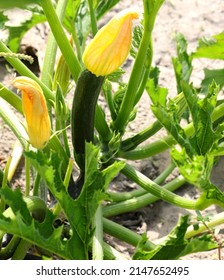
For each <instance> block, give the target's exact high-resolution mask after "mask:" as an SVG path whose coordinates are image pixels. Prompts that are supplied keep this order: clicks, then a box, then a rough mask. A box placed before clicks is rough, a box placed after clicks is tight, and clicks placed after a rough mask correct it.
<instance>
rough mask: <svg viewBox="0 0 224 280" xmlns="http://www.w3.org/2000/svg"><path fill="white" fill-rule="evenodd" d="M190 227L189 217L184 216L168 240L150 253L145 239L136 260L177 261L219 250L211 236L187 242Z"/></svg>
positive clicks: (135, 257)
mask: <svg viewBox="0 0 224 280" xmlns="http://www.w3.org/2000/svg"><path fill="white" fill-rule="evenodd" d="M188 226H189V223H188V216H183V217H181V218H180V219H179V222H178V223H177V225H176V226H175V227H174V229H173V230H172V231H171V232H170V233H169V235H168V236H167V237H166V239H165V240H164V241H163V242H162V243H161V244H159V245H157V246H156V248H155V249H153V250H152V251H150V252H147V251H144V250H143V248H144V244H145V242H146V240H145V239H143V240H142V242H140V244H139V246H138V248H137V251H136V252H135V254H134V255H133V259H134V260H177V259H179V258H180V257H183V256H185V255H187V254H190V253H196V252H201V251H207V250H210V249H214V248H217V244H216V242H214V241H213V239H212V237H211V236H209V235H203V236H202V237H199V238H197V237H196V238H192V239H190V240H186V239H185V238H184V236H185V233H186V230H187V228H188Z"/></svg>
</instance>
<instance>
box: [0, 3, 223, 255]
mask: <svg viewBox="0 0 224 280" xmlns="http://www.w3.org/2000/svg"><path fill="white" fill-rule="evenodd" d="M124 8H134V9H136V10H138V11H142V1H140V0H132V1H128V0H122V1H120V3H119V5H118V6H117V7H116V8H114V9H113V11H112V12H111V13H109V14H108V15H107V16H105V18H104V19H103V22H107V21H108V19H109V18H110V17H111V16H112V15H113V14H115V13H117V12H118V11H120V10H122V9H124ZM20 15H21V13H20V12H19V11H17V16H20ZM103 22H102V23H103ZM102 23H101V24H102ZM223 26H224V2H223V1H222V0H216V1H213V0H207V1H203V0H188V1H184V0H167V1H165V4H164V5H163V7H162V8H161V10H160V12H159V17H158V18H157V21H156V24H155V29H154V32H153V43H154V58H153V65H157V66H158V67H159V68H160V71H161V74H160V84H161V86H164V87H167V88H168V89H169V95H170V96H174V95H175V91H176V87H175V78H174V72H173V70H172V62H171V57H172V56H175V51H176V46H175V42H174V39H173V38H174V33H175V32H176V31H178V32H181V33H183V34H184V36H185V37H186V39H187V40H188V42H189V51H190V52H191V51H193V50H194V49H195V48H196V46H197V41H198V38H200V37H202V36H212V35H214V34H218V33H220V32H222V31H223ZM48 30H49V29H48V27H47V26H46V25H39V26H38V27H36V28H34V29H32V30H31V31H30V32H29V33H28V34H26V36H25V37H24V39H23V43H24V44H29V45H30V44H31V45H32V46H34V47H35V48H36V49H37V50H38V58H39V62H40V66H42V62H43V57H44V49H45V45H46V41H47V35H48ZM130 65H131V60H128V61H127V63H126V67H127V69H129V67H130ZM206 66H209V67H210V68H212V67H216V66H218V67H223V65H222V64H220V62H211V61H206V60H197V61H194V71H193V75H192V81H193V82H194V84H196V85H197V84H199V82H200V80H201V79H202V77H203V67H206ZM127 75H128V74H127ZM11 79H12V74H9V73H8V72H7V71H6V69H5V68H3V67H1V71H0V80H1V81H3V83H5V84H6V85H10V81H11ZM152 121H153V115H152V113H151V111H150V102H149V98H148V96H147V95H146V94H145V95H144V96H143V98H142V100H141V102H140V104H139V105H138V114H137V118H136V120H135V121H134V122H133V123H131V124H130V126H129V134H134V133H135V132H137V131H139V130H141V129H143V128H145V127H147V126H148V125H149V124H150V123H151V122H152ZM0 128H1V130H0V166H1V167H3V166H4V164H5V161H6V159H7V156H8V155H9V153H11V151H12V147H13V145H14V141H15V138H14V136H13V135H12V133H11V132H10V130H9V129H8V127H7V126H5V125H4V123H3V122H2V120H0ZM164 134H165V132H164V131H162V132H160V133H157V134H156V135H155V136H154V137H153V138H152V139H151V141H152V140H154V139H159V138H161V137H163V135H164ZM169 162H170V159H169V152H165V153H163V154H160V155H158V156H156V157H154V158H152V159H149V160H144V161H136V162H134V165H135V166H136V168H137V169H139V170H141V171H142V172H144V174H146V175H147V176H149V177H150V178H151V179H153V178H155V176H156V175H158V174H159V173H160V172H161V171H162V170H163V169H164V168H165V167H166V166H167V165H168V164H169ZM20 168H22V165H20ZM20 172H21V174H23V171H22V169H20ZM176 174H177V171H175V172H174V174H173V175H172V176H176ZM22 178H23V176H20V177H17V178H14V184H17V185H19V184H22V180H23V179H22ZM169 179H170V178H169ZM212 180H213V182H214V183H215V184H217V185H218V186H219V187H220V188H221V189H222V190H223V191H224V183H223V182H224V181H223V180H224V173H223V160H222V159H221V160H220V162H219V163H218V165H217V166H215V168H214V172H213V175H212ZM112 187H114V188H117V189H119V188H121V189H125V188H129V189H130V188H135V187H136V186H135V185H134V184H132V183H131V182H130V181H128V180H126V179H125V178H124V177H122V176H118V178H117V180H116V181H115V182H113V186H112ZM177 193H178V194H180V195H183V196H186V197H189V198H192V199H195V198H196V197H197V195H198V193H197V191H196V190H195V189H194V188H192V187H191V186H187V185H186V186H183V187H182V188H181V189H180V190H178V191H177ZM220 211H221V209H220V208H218V207H210V208H209V209H208V210H207V211H206V212H209V213H218V212H220ZM188 213H189V211H187V210H184V209H180V208H178V207H175V206H172V205H170V204H168V203H165V202H162V201H160V202H156V203H154V204H153V205H150V206H147V207H144V208H143V209H141V210H139V211H136V212H134V213H130V214H123V215H122V216H120V217H117V220H119V222H120V223H121V224H123V225H125V226H127V227H130V228H132V229H134V230H136V231H138V232H141V233H142V232H144V231H146V232H147V236H148V237H149V239H150V240H151V241H154V240H156V239H159V238H162V237H163V236H165V235H166V234H168V233H169V231H170V230H171V229H172V228H173V226H175V224H176V222H177V221H178V219H179V217H180V216H181V215H185V214H188ZM190 213H193V212H190ZM193 214H194V213H193ZM219 237H220V238H223V237H224V227H221V229H220V232H219ZM110 242H111V243H112V244H114V245H115V246H116V247H117V248H118V249H119V250H121V251H122V252H124V253H126V254H129V253H131V252H132V250H133V248H132V247H130V246H127V244H123V243H119V244H117V243H116V242H117V241H116V240H114V239H112V240H110ZM223 255H224V252H223ZM185 259H217V251H212V252H209V253H208V252H206V253H199V254H193V255H191V256H187V257H185Z"/></svg>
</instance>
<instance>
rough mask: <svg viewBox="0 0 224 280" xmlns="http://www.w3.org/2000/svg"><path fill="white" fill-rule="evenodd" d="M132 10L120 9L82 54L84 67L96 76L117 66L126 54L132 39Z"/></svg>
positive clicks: (134, 14)
mask: <svg viewBox="0 0 224 280" xmlns="http://www.w3.org/2000/svg"><path fill="white" fill-rule="evenodd" d="M137 18H138V13H136V12H134V11H122V12H121V13H119V14H118V15H116V16H115V17H113V18H112V19H111V20H110V21H109V22H108V23H107V24H106V25H105V26H104V27H102V28H101V29H100V30H99V31H98V33H97V34H96V36H95V37H94V38H93V40H92V41H91V42H90V44H89V45H88V46H87V48H86V49H85V52H84V54H83V58H82V59H83V63H84V65H85V67H86V68H87V69H88V70H89V71H90V72H92V73H93V74H95V75H96V76H105V75H108V74H111V73H113V72H114V71H115V70H116V69H117V68H119V67H120V66H121V65H122V64H123V62H124V61H125V59H126V58H127V56H128V53H129V51H130V47H131V40H132V20H133V19H137Z"/></svg>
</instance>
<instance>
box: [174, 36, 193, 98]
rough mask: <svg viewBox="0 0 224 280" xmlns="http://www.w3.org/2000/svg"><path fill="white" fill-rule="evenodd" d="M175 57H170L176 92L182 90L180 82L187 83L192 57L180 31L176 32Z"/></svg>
mask: <svg viewBox="0 0 224 280" xmlns="http://www.w3.org/2000/svg"><path fill="white" fill-rule="evenodd" d="M175 40H176V44H177V57H173V58H172V62H173V67H174V71H175V76H176V82H177V92H178V93H180V92H181V91H182V87H181V83H182V81H185V82H186V83H189V80H190V76H191V73H192V69H193V67H192V58H191V56H189V55H188V53H187V40H186V39H185V38H184V36H183V35H182V34H181V33H176V36H175Z"/></svg>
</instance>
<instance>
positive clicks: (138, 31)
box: [130, 23, 144, 58]
mask: <svg viewBox="0 0 224 280" xmlns="http://www.w3.org/2000/svg"><path fill="white" fill-rule="evenodd" d="M143 32H144V30H143V25H142V23H141V24H139V25H137V26H135V27H134V29H133V39H132V44H131V49H130V55H131V56H132V57H133V58H136V56H137V53H138V48H139V46H140V44H141V40H142V36H143Z"/></svg>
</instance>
